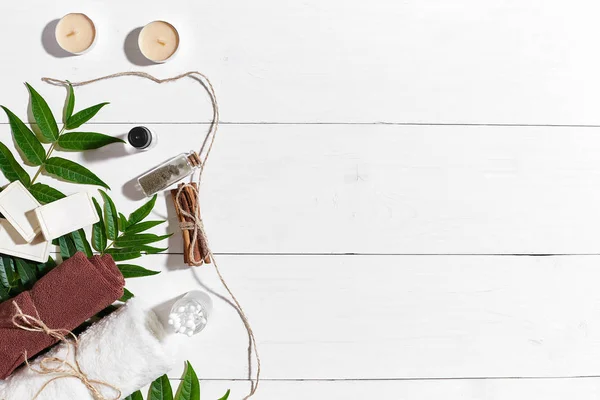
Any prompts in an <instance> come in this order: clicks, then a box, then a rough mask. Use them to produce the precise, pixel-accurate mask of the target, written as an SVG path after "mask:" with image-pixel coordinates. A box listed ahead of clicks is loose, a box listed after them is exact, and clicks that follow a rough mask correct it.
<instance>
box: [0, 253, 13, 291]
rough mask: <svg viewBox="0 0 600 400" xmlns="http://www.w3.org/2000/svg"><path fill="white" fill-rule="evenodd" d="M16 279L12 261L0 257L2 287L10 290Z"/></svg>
mask: <svg viewBox="0 0 600 400" xmlns="http://www.w3.org/2000/svg"><path fill="white" fill-rule="evenodd" d="M16 279H17V276H16V275H15V265H14V262H13V259H12V258H10V257H8V256H2V257H0V283H2V286H4V287H6V288H8V289H10V288H11V287H14V286H15V281H16Z"/></svg>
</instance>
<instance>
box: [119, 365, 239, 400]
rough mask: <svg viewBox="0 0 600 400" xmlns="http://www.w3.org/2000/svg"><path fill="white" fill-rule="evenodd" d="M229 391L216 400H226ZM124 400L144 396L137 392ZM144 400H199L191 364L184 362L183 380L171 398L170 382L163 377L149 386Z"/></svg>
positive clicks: (198, 387)
mask: <svg viewBox="0 0 600 400" xmlns="http://www.w3.org/2000/svg"><path fill="white" fill-rule="evenodd" d="M229 393H230V391H229V390H228V391H227V393H225V395H224V396H223V397H221V398H220V399H218V400H227V399H228V398H229ZM124 400H144V396H143V395H142V392H141V391H139V390H138V391H137V392H135V393H133V394H131V395H130V396H127V397H125V399H124ZM146 400H200V381H198V376H197V375H196V371H194V368H192V364H190V362H189V361H187V362H186V368H185V372H184V374H183V378H182V379H181V382H180V383H179V388H178V389H177V392H176V393H175V397H173V389H172V388H171V382H169V378H168V377H167V375H163V376H161V377H160V378H158V379H157V380H155V381H154V382H152V384H151V385H150V389H149V390H148V397H147V399H146Z"/></svg>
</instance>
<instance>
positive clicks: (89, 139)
mask: <svg viewBox="0 0 600 400" xmlns="http://www.w3.org/2000/svg"><path fill="white" fill-rule="evenodd" d="M111 143H125V141H124V140H122V139H119V138H116V137H114V136H108V135H104V134H102V133H96V132H69V133H65V134H64V135H62V136H61V137H60V138H58V145H59V146H60V147H62V148H63V149H66V150H93V149H99V148H100V147H104V146H106V145H109V144H111Z"/></svg>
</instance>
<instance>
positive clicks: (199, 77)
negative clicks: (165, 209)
mask: <svg viewBox="0 0 600 400" xmlns="http://www.w3.org/2000/svg"><path fill="white" fill-rule="evenodd" d="M124 76H135V77H140V78H145V79H149V80H151V81H152V82H155V83H158V84H162V83H168V82H175V81H178V80H180V79H183V78H186V77H189V78H192V79H195V80H196V81H198V82H199V83H200V84H201V85H202V86H203V87H204V89H205V90H206V92H207V93H208V95H209V97H210V101H211V105H212V111H213V112H212V121H211V123H210V127H209V129H208V132H207V134H206V136H205V137H204V140H203V141H202V145H201V147H200V150H199V151H198V155H199V156H200V157H201V162H200V165H199V172H198V177H197V178H196V179H195V182H196V184H197V186H198V188H195V187H194V186H193V185H191V184H190V183H185V184H183V185H182V186H181V187H180V188H179V190H178V191H177V195H176V199H175V201H176V202H177V204H178V206H179V208H180V209H181V211H182V214H183V215H185V216H186V217H188V218H190V219H191V222H186V223H183V224H181V225H180V227H181V229H186V230H191V231H192V242H191V245H190V246H189V248H190V260H192V261H194V264H196V262H200V260H197V259H196V258H195V256H194V254H193V251H192V249H194V248H195V246H196V244H197V242H198V240H200V239H202V240H203V241H204V243H205V244H206V247H207V251H208V255H209V257H210V258H211V260H212V264H213V265H214V268H215V271H216V272H217V276H218V277H219V280H220V281H221V284H222V285H223V287H224V288H225V290H226V291H227V293H228V294H229V296H230V297H231V299H232V300H233V303H234V306H235V308H236V311H237V312H238V314H239V315H240V318H241V320H242V322H243V324H244V327H245V328H246V331H247V333H248V337H249V339H250V351H253V352H254V357H255V358H256V374H255V376H254V379H252V378H250V385H251V387H250V392H249V393H248V395H246V397H244V399H243V400H247V399H249V398H250V397H252V396H254V394H255V393H256V391H257V389H258V384H259V382H260V369H261V361H260V356H259V355H258V346H257V344H256V339H255V336H254V331H253V330H252V327H251V325H250V321H249V320H248V317H247V316H246V313H245V312H244V310H243V308H242V305H241V304H240V302H239V301H238V299H237V298H236V296H235V295H234V294H233V291H232V290H231V289H230V288H229V285H227V282H226V281H225V278H224V277H223V275H222V274H221V270H220V269H219V266H218V264H217V261H216V259H215V256H214V254H213V252H212V251H211V250H210V246H209V245H208V237H207V234H206V230H205V228H204V223H203V222H202V218H201V217H200V202H199V201H198V200H199V193H200V191H199V190H200V184H201V182H202V173H203V172H204V167H205V165H206V162H207V160H208V157H209V156H210V153H211V150H212V148H213V145H214V143H215V138H216V134H217V129H218V127H219V117H220V115H219V105H218V103H217V96H216V94H215V89H214V87H213V85H212V83H211V82H210V80H209V79H208V77H207V76H206V75H204V74H203V73H201V72H199V71H189V72H185V73H183V74H179V75H176V76H173V77H170V78H165V79H159V78H157V77H155V76H153V75H150V74H148V73H146V72H138V71H128V72H118V73H115V74H110V75H106V76H101V77H99V78H94V79H90V80H87V81H82V82H68V81H64V80H60V79H54V78H42V81H44V82H46V83H49V84H51V85H55V86H66V85H68V84H69V83H70V84H71V85H72V86H73V87H77V86H85V85H89V84H92V83H96V82H100V81H104V80H109V79H115V78H120V77H124ZM192 181H194V178H192ZM188 186H189V187H191V188H192V189H193V191H194V193H195V195H196V199H197V201H196V204H195V206H194V209H193V210H192V213H188V212H187V211H185V210H184V209H183V207H182V204H181V202H180V194H181V191H182V190H183V189H184V188H186V187H188ZM198 265H199V264H198ZM249 367H250V369H251V368H252V365H250V366H249ZM99 400H102V399H99Z"/></svg>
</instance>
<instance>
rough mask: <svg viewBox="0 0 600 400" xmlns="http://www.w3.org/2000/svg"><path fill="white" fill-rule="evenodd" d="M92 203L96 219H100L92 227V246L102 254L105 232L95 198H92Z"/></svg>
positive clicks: (100, 210) (104, 247) (104, 246)
mask: <svg viewBox="0 0 600 400" xmlns="http://www.w3.org/2000/svg"><path fill="white" fill-rule="evenodd" d="M92 201H93V202H94V207H96V212H97V213H98V217H100V221H98V222H96V223H95V224H94V226H93V227H92V246H94V249H96V250H97V251H99V252H101V253H104V251H105V250H106V245H107V243H106V242H107V240H106V230H105V228H104V218H102V208H101V207H100V204H98V201H96V199H95V198H93V197H92Z"/></svg>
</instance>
